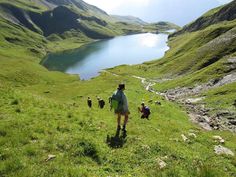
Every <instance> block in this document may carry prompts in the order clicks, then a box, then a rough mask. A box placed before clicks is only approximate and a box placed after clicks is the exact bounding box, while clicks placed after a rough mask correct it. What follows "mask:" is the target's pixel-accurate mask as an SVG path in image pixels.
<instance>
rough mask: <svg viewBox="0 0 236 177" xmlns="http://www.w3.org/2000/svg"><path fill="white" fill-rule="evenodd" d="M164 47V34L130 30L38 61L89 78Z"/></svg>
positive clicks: (156, 56)
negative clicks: (136, 32) (130, 33)
mask: <svg viewBox="0 0 236 177" xmlns="http://www.w3.org/2000/svg"><path fill="white" fill-rule="evenodd" d="M168 50H169V46H168V35H167V34H164V33H160V34H154V33H142V34H132V35H123V36H117V37H114V38H112V39H105V40H94V41H92V42H90V43H86V44H83V45H82V46H81V47H79V48H77V49H73V50H66V51H61V52H56V53H50V54H48V55H47V56H46V57H45V58H44V59H43V60H42V61H41V62H40V64H41V65H43V66H44V67H46V68H47V69H48V70H51V71H61V72H63V73H67V74H79V75H80V76H81V79H85V80H89V79H90V78H94V77H96V76H98V75H99V72H100V71H102V70H106V69H108V68H112V67H115V66H116V67H117V66H119V65H124V64H127V65H137V64H142V63H144V62H149V61H152V60H155V59H159V58H162V57H163V56H164V55H165V52H166V51H168ZM65 58H66V59H65ZM98 61H99V62H98ZM86 63H87V64H86ZM85 68H87V69H85Z"/></svg>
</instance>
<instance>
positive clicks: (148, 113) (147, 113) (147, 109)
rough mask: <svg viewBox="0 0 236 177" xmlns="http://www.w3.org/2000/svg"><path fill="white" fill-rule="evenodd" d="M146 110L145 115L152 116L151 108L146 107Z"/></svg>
mask: <svg viewBox="0 0 236 177" xmlns="http://www.w3.org/2000/svg"><path fill="white" fill-rule="evenodd" d="M144 110H145V114H146V115H150V114H151V111H150V108H149V107H147V106H145V107H144Z"/></svg>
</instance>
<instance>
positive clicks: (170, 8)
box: [84, 0, 232, 26]
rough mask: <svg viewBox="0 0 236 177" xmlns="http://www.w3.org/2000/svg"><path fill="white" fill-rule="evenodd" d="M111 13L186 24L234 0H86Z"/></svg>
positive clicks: (150, 20)
mask: <svg viewBox="0 0 236 177" xmlns="http://www.w3.org/2000/svg"><path fill="white" fill-rule="evenodd" d="M84 1H85V2H87V3H89V4H93V5H95V6H97V7H99V8H101V9H103V10H105V11H106V12H108V13H109V14H115V15H132V16H136V17H139V18H141V19H143V20H144V21H147V22H157V21H169V22H173V23H175V24H178V25H180V26H183V25H186V24H187V23H190V22H191V21H193V20H195V19H196V18H198V17H200V16H201V15H202V14H204V13H205V12H207V11H208V10H210V9H212V8H215V7H217V6H219V5H222V4H225V3H228V2H230V1H232V0H84Z"/></svg>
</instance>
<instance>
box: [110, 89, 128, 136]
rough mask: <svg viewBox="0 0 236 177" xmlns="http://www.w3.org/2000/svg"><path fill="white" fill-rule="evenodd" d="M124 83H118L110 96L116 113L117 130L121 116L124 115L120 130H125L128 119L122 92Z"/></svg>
mask: <svg viewBox="0 0 236 177" xmlns="http://www.w3.org/2000/svg"><path fill="white" fill-rule="evenodd" d="M124 90H125V84H119V86H118V88H117V91H116V92H114V94H113V95H112V97H111V107H112V108H113V109H114V111H115V114H117V130H120V129H121V116H124V117H125V118H124V124H123V128H122V131H124V132H126V124H127V122H128V119H129V114H130V112H129V108H128V101H127V98H126V96H125V94H124Z"/></svg>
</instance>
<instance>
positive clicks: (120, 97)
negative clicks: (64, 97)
mask: <svg viewBox="0 0 236 177" xmlns="http://www.w3.org/2000/svg"><path fill="white" fill-rule="evenodd" d="M124 90H125V84H119V85H118V88H117V90H116V91H115V92H114V93H113V95H112V96H111V97H110V98H109V103H110V110H112V109H114V112H115V114H116V115H117V130H118V131H119V130H122V131H124V132H126V125H127V123H128V119H129V114H130V111H129V108H128V100H127V97H126V95H125V93H124ZM97 100H98V106H99V107H100V108H101V109H103V108H104V106H105V101H104V100H103V99H101V98H100V97H97ZM87 104H88V107H89V108H92V100H91V98H90V97H88V100H87ZM138 111H139V112H140V113H141V114H142V115H141V118H142V119H144V118H146V119H149V115H150V114H151V112H150V109H149V108H148V106H145V103H144V102H142V104H141V108H140V107H138ZM121 116H124V122H123V126H122V127H121Z"/></svg>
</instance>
